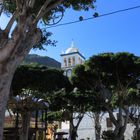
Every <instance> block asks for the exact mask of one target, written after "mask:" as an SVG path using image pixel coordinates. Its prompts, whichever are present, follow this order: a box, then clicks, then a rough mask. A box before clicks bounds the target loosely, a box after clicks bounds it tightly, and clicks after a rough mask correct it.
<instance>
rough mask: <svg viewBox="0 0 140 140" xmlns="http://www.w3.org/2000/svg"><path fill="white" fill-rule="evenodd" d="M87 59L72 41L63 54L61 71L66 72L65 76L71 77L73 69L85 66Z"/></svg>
mask: <svg viewBox="0 0 140 140" xmlns="http://www.w3.org/2000/svg"><path fill="white" fill-rule="evenodd" d="M84 61H85V57H84V56H83V55H82V54H81V53H80V52H79V50H78V49H77V48H76V47H75V46H74V43H73V41H72V43H71V45H70V47H69V48H67V50H66V51H65V52H62V53H61V69H62V70H64V75H66V76H68V77H70V76H71V73H72V69H73V68H74V67H75V66H76V65H79V64H83V63H84Z"/></svg>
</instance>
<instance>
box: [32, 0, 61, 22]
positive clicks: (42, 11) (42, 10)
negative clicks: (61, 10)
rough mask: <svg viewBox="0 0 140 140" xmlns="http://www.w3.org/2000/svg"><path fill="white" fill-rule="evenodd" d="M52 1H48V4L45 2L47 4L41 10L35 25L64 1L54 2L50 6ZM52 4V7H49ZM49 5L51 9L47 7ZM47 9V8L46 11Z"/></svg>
mask: <svg viewBox="0 0 140 140" xmlns="http://www.w3.org/2000/svg"><path fill="white" fill-rule="evenodd" d="M50 1H51V0H48V2H45V4H44V5H43V6H42V8H41V9H40V11H39V13H38V15H37V17H36V19H35V21H34V24H37V22H38V21H39V20H40V18H42V17H43V16H44V15H45V14H46V13H47V12H49V11H50V10H51V9H53V8H55V7H56V6H57V5H59V4H61V3H62V2H63V1H64V0H57V1H56V2H54V3H53V4H50ZM49 4H50V5H49ZM48 5H49V7H47V6H48ZM45 8H47V9H46V10H45Z"/></svg>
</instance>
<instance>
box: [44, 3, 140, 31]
mask: <svg viewBox="0 0 140 140" xmlns="http://www.w3.org/2000/svg"><path fill="white" fill-rule="evenodd" d="M138 8H140V5H138V6H135V7H130V8H126V9H121V10H117V11H113V12H110V13H106V14H102V15H98V16H94V15H93V17H89V18H85V19H82V20H75V21H71V22H66V23H61V24H57V25H52V26H50V27H46V28H54V27H58V26H65V25H69V24H74V23H78V22H82V21H87V20H91V19H94V18H99V17H104V16H109V15H113V14H116V13H121V12H125V11H130V10H134V9H138Z"/></svg>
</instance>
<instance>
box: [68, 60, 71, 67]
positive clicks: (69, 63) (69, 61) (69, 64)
mask: <svg viewBox="0 0 140 140" xmlns="http://www.w3.org/2000/svg"><path fill="white" fill-rule="evenodd" d="M68 66H71V58H68Z"/></svg>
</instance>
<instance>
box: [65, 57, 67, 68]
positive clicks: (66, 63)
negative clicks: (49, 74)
mask: <svg viewBox="0 0 140 140" xmlns="http://www.w3.org/2000/svg"><path fill="white" fill-rule="evenodd" d="M64 66H65V67H67V59H66V58H64Z"/></svg>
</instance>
